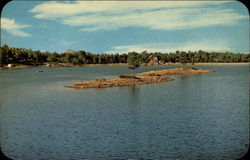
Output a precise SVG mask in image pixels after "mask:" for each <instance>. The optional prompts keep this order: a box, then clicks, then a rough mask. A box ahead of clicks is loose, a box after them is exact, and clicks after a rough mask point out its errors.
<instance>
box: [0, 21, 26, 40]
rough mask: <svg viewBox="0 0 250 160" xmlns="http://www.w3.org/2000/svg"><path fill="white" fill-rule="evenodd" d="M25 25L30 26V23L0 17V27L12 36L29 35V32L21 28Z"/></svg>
mask: <svg viewBox="0 0 250 160" xmlns="http://www.w3.org/2000/svg"><path fill="white" fill-rule="evenodd" d="M27 27H30V25H26V24H20V23H17V22H16V21H15V19H9V18H1V29H4V30H6V31H7V32H8V33H10V34H12V35H14V36H21V37H30V36H31V34H29V33H26V32H24V31H22V30H21V29H23V28H27Z"/></svg>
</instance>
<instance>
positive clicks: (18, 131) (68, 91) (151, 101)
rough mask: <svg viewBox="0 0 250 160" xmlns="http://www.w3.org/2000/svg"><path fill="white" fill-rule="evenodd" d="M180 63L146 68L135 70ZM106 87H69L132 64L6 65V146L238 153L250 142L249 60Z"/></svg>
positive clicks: (33, 151) (14, 152)
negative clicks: (166, 78)
mask: <svg viewBox="0 0 250 160" xmlns="http://www.w3.org/2000/svg"><path fill="white" fill-rule="evenodd" d="M175 67H177V66H143V67H141V68H140V69H138V70H137V71H135V72H143V71H149V70H154V69H163V68H175ZM196 67H199V68H204V69H212V70H215V71H216V72H215V73H212V74H203V75H188V76H176V77H174V78H175V80H174V81H171V82H164V83H157V84H147V85H138V86H134V87H115V88H106V89H84V90H79V89H72V88H65V87H64V86H65V85H70V84H72V83H74V82H78V81H82V80H91V79H97V78H99V77H100V76H102V77H104V78H108V79H109V78H113V77H115V76H116V75H118V74H121V73H131V71H130V70H128V69H127V67H126V66H86V67H69V68H67V67H66V68H64V67H61V68H60V67H58V68H42V70H44V72H40V73H38V72H36V71H37V70H40V69H37V68H30V69H16V70H0V80H1V88H0V89H1V90H0V100H1V114H0V115H1V132H0V133H1V149H2V151H3V153H4V154H5V155H6V156H8V157H10V158H12V159H24V160H33V159H36V160H39V159H43V160H44V159H58V160H68V159H72V160H73V159H74V160H78V159H94V160H96V159H98V160H99V159H100V160H101V159H138V160H139V159H164V160H165V159H171V160H172V159H236V158H240V157H242V156H243V155H244V154H245V153H246V152H247V150H248V146H249V66H248V65H227V66H226V65H217V66H196Z"/></svg>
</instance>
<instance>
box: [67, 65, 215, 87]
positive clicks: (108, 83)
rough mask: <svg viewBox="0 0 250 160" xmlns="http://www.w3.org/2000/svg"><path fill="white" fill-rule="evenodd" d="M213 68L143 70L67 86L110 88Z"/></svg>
mask: <svg viewBox="0 0 250 160" xmlns="http://www.w3.org/2000/svg"><path fill="white" fill-rule="evenodd" d="M213 72H214V71H213V70H205V69H196V68H172V69H161V70H154V71H147V72H142V73H139V74H132V75H119V76H118V77H117V78H114V79H111V80H106V79H104V78H102V77H100V78H99V79H96V80H90V81H82V82H77V83H74V84H73V85H69V86H65V87H67V88H74V89H89V88H109V87H122V86H134V85H142V84H152V83H160V82H168V81H173V80H174V79H173V78H170V77H169V76H174V75H191V74H208V73H213Z"/></svg>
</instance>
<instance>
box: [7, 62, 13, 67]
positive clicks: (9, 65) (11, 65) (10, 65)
mask: <svg viewBox="0 0 250 160" xmlns="http://www.w3.org/2000/svg"><path fill="white" fill-rule="evenodd" d="M7 67H9V68H12V67H15V64H12V63H10V64H8V65H7Z"/></svg>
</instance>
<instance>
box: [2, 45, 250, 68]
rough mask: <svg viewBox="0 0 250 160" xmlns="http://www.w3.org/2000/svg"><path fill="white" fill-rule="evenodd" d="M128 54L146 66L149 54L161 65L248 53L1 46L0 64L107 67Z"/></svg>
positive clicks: (245, 58)
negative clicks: (61, 50)
mask: <svg viewBox="0 0 250 160" xmlns="http://www.w3.org/2000/svg"><path fill="white" fill-rule="evenodd" d="M128 55H133V56H135V57H136V59H139V61H140V63H147V62H148V61H149V57H150V56H151V55H152V56H154V57H157V59H158V60H159V61H161V62H163V63H168V62H171V63H202V62H216V63H221V62H223V63H231V62H250V54H249V53H232V52H205V51H202V50H199V51H189V52H184V51H176V52H174V53H173V52H172V53H161V52H154V53H149V52H147V51H143V52H141V53H137V52H129V53H123V54H118V53H117V54H93V53H90V52H86V51H83V50H79V51H71V52H67V53H66V52H65V53H57V52H53V53H50V52H41V51H39V50H38V51H33V50H31V49H25V48H11V47H8V46H7V45H3V46H2V47H1V48H0V65H5V64H10V63H13V64H26V65H39V64H43V63H46V62H58V63H71V64H76V65H77V64H79V65H80V64H107V63H127V60H128Z"/></svg>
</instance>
